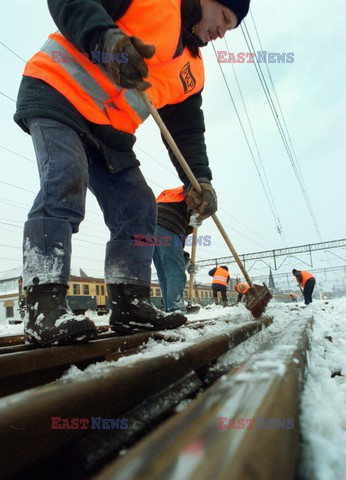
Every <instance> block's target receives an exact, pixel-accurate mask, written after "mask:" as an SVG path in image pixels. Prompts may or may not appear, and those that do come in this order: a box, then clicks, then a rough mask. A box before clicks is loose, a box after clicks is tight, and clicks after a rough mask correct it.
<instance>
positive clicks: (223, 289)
mask: <svg viewBox="0 0 346 480" xmlns="http://www.w3.org/2000/svg"><path fill="white" fill-rule="evenodd" d="M212 289H213V298H214V300H215V303H218V298H217V292H221V297H222V301H223V302H227V287H225V286H224V285H217V284H214V285H212Z"/></svg>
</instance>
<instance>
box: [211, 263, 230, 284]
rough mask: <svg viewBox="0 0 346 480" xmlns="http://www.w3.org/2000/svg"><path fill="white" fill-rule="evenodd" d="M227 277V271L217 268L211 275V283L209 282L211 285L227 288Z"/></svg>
mask: <svg viewBox="0 0 346 480" xmlns="http://www.w3.org/2000/svg"><path fill="white" fill-rule="evenodd" d="M228 277H229V273H228V272H227V270H225V269H224V268H221V267H219V268H217V269H216V271H215V273H214V275H213V281H212V282H211V283H212V285H215V284H218V285H224V286H225V287H227V278H228Z"/></svg>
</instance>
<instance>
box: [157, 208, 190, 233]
mask: <svg viewBox="0 0 346 480" xmlns="http://www.w3.org/2000/svg"><path fill="white" fill-rule="evenodd" d="M189 223H190V213H189V212H188V210H187V205H186V203H185V201H182V202H159V203H158V204H157V224H158V225H160V226H161V227H164V228H168V230H170V231H171V232H173V233H176V234H178V235H183V236H184V237H187V236H188V235H190V234H191V233H192V231H193V228H192V227H190V225H189ZM184 243H185V238H184Z"/></svg>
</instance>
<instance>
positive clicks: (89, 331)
mask: <svg viewBox="0 0 346 480" xmlns="http://www.w3.org/2000/svg"><path fill="white" fill-rule="evenodd" d="M67 290H68V287H67V286H66V285H59V284H47V285H35V286H32V287H27V299H26V306H27V312H26V316H25V321H24V333H25V334H26V335H27V337H28V340H29V341H31V342H37V343H39V344H40V345H43V346H48V345H66V344H69V343H74V342H82V341H83V342H85V341H88V340H91V339H92V338H95V337H96V336H97V330H96V327H95V324H94V322H92V321H91V320H88V319H87V318H86V317H85V316H84V315H78V316H75V315H74V313H73V312H72V311H71V310H70V309H69V308H68V306H67V304H66V294H67Z"/></svg>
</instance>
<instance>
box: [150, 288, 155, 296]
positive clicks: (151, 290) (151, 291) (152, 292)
mask: <svg viewBox="0 0 346 480" xmlns="http://www.w3.org/2000/svg"><path fill="white" fill-rule="evenodd" d="M153 295H154V289H153V288H151V289H150V296H151V297H152V296H153Z"/></svg>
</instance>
